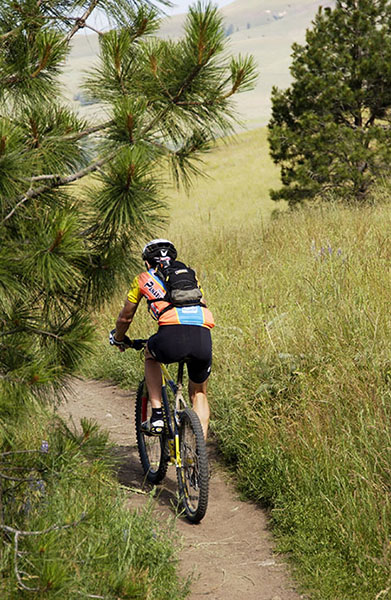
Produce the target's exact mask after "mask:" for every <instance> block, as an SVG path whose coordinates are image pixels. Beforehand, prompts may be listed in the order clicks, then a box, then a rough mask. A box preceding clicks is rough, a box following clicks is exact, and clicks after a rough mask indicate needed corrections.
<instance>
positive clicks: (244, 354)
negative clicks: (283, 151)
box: [94, 132, 391, 600]
mask: <svg viewBox="0 0 391 600" xmlns="http://www.w3.org/2000/svg"><path fill="white" fill-rule="evenodd" d="M264 139H265V134H264V132H254V133H252V134H247V135H246V136H244V137H239V139H238V143H237V144H236V145H233V146H231V145H228V146H221V147H220V148H219V150H218V152H217V153H214V154H212V155H211V156H210V159H209V162H208V166H209V167H210V172H211V173H212V174H213V179H212V180H210V181H209V182H201V183H198V184H197V186H196V188H195V189H193V190H192V192H191V194H190V195H189V196H188V197H187V196H185V195H181V194H179V195H177V196H175V197H174V196H173V197H172V219H171V223H170V225H169V228H168V229H167V230H166V231H165V232H164V233H165V234H166V235H168V236H170V237H171V238H172V239H173V240H174V241H175V242H176V243H178V246H179V248H180V250H181V254H182V255H184V256H185V258H186V260H189V261H191V264H192V265H193V266H194V267H195V268H196V269H197V270H198V272H199V275H200V278H201V280H202V284H203V286H204V288H205V291H206V296H207V300H208V303H209V305H210V307H211V308H212V310H213V312H214V314H215V317H216V323H217V324H216V327H215V329H214V331H213V342H214V366H213V373H212V377H211V381H210V388H209V390H210V394H209V397H210V402H211V407H212V430H213V431H214V433H215V435H216V436H217V438H218V440H219V444H220V448H221V450H222V452H223V454H224V455H225V458H226V460H227V461H228V463H230V464H231V465H232V467H233V468H234V469H235V471H236V474H237V478H238V485H239V488H240V489H241V490H242V492H243V494H245V495H246V496H247V497H249V498H252V499H253V500H256V501H258V502H260V503H261V504H263V505H267V506H269V507H270V510H271V518H272V522H273V531H274V534H275V537H276V542H277V545H278V548H279V549H280V550H281V551H282V552H285V553H287V554H288V556H290V557H291V559H292V564H293V566H294V568H295V571H296V577H297V581H298V582H300V584H302V585H303V586H304V588H305V589H306V590H307V591H309V593H310V594H311V598H313V599H314V600H357V599H358V598H359V599H360V600H374V599H375V598H378V599H384V598H390V597H391V587H390V586H391V568H390V553H391V545H390V542H389V540H390V539H391V500H390V494H389V490H390V488H391V468H390V464H391V427H390V421H391V391H390V390H391V388H390V381H391V359H390V356H391V320H390V316H389V315H390V310H389V298H390V297H391V279H390V268H389V265H390V259H391V250H390V248H391V233H390V232H391V213H390V211H389V207H388V205H387V204H382V202H381V201H380V199H379V201H378V204H376V203H375V205H374V206H372V207H368V208H362V209H351V208H346V207H345V208H344V207H338V206H328V207H327V206H326V207H323V208H322V207H318V208H314V209H312V210H302V211H297V212H295V213H284V212H281V213H279V214H277V216H276V218H274V219H271V220H270V214H271V210H272V206H271V204H270V201H268V199H267V189H268V188H269V187H272V186H274V185H278V173H277V171H276V169H275V167H273V165H270V163H268V159H267V158H266V157H265V151H266V149H265V145H264ZM262 140H263V143H262ZM254 148H258V150H259V152H258V153H256V152H255V151H254ZM247 150H248V152H247ZM253 161H255V163H254V162H253ZM260 165H262V167H263V168H264V172H263V176H262V174H261V170H260V169H261V168H262V167H260ZM248 185H249V186H250V188H251V186H254V188H253V189H252V191H251V192H250V193H248V187H247V186H248ZM243 190H246V191H243ZM209 206H210V210H208V207H209ZM268 215H269V216H268ZM124 293H125V290H124ZM123 295H124V294H123ZM119 306H120V302H119V301H118V302H117V303H116V304H115V305H113V306H111V307H110V310H109V311H108V313H109V314H107V315H106V319H107V320H106V322H105V326H106V323H107V325H108V324H109V323H110V322H111V323H113V322H114V315H115V313H116V312H117V309H119ZM111 315H113V317H112V316H111ZM150 327H151V326H150V325H148V321H147V315H146V314H145V312H144V313H143V312H141V316H140V317H139V318H138V319H137V321H136V325H135V327H134V328H133V331H132V335H133V334H134V335H145V334H147V332H148V331H151V328H150ZM102 331H103V330H102ZM109 353H110V349H109V348H108V349H107V350H105V351H104V352H102V357H103V358H101V359H97V361H96V363H95V365H94V369H95V373H96V374H99V375H101V376H102V375H104V374H105V372H106V373H107V371H105V364H107V363H108V362H109V361H108V358H107V357H108V356H109ZM128 355H129V356H128ZM128 355H126V358H125V360H126V361H128V362H127V363H126V364H127V365H128V366H127V367H126V371H127V372H128V374H129V376H128V379H127V385H130V382H131V381H133V378H134V379H136V378H137V377H138V376H139V374H140V372H141V365H140V364H139V361H136V360H135V357H134V353H128ZM123 360H124V357H122V356H118V355H117V354H115V355H113V353H111V359H110V361H111V363H110V364H111V366H110V373H111V374H113V372H114V371H115V370H116V369H117V375H118V376H119V378H121V367H120V366H119V365H121V364H122V365H123V364H124V363H123V362H122V361H123ZM115 365H117V366H115ZM117 375H116V378H117Z"/></svg>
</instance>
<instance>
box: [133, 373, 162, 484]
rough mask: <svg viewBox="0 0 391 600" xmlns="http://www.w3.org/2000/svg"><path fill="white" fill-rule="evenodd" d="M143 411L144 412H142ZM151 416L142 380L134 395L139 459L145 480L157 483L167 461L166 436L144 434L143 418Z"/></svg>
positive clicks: (160, 479)
mask: <svg viewBox="0 0 391 600" xmlns="http://www.w3.org/2000/svg"><path fill="white" fill-rule="evenodd" d="M143 413H144V414H143ZM150 416H151V403H150V402H149V398H148V392H147V391H146V387H145V384H144V381H141V382H140V384H139V386H138V390H137V396H136V437H137V448H138V453H139V456H140V461H141V464H142V467H143V470H144V473H145V476H146V478H147V480H148V481H149V482H150V483H153V484H158V483H160V482H161V481H162V479H164V477H165V475H166V473H167V468H168V461H167V456H166V446H167V436H166V434H165V433H162V434H161V435H159V436H156V435H154V436H150V435H146V434H144V433H143V432H142V430H141V423H142V421H143V420H144V418H145V417H146V418H148V419H149V418H150Z"/></svg>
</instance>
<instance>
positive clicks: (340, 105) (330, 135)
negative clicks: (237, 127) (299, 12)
mask: <svg viewBox="0 0 391 600" xmlns="http://www.w3.org/2000/svg"><path fill="white" fill-rule="evenodd" d="M292 56H293V60H292V66H291V74H292V77H293V83H292V85H291V86H290V87H289V88H288V89H286V90H284V91H283V90H279V89H277V88H274V89H273V92H272V118H271V121H270V123H269V142H270V147H271V155H272V157H273V159H274V161H275V162H276V163H277V164H279V165H280V166H281V176H282V183H283V187H282V189H280V190H278V191H273V192H272V197H273V199H275V200H280V199H285V200H287V201H288V203H289V205H291V206H293V205H295V204H297V203H300V202H302V201H304V200H305V199H320V200H323V201H325V200H330V199H336V198H337V199H342V200H345V201H349V202H354V203H358V204H360V203H363V202H366V201H368V198H369V193H370V190H371V187H372V186H373V184H375V183H376V182H379V181H381V180H383V179H385V180H386V179H388V178H389V176H390V164H391V162H390V159H391V143H390V142H391V129H390V108H391V2H390V1H389V0H337V2H336V6H335V8H334V9H333V10H331V9H330V8H325V9H322V8H320V9H319V12H318V13H317V16H316V18H315V20H314V22H313V27H312V29H310V30H308V31H307V34H306V43H305V44H304V45H298V44H294V45H293V54H292Z"/></svg>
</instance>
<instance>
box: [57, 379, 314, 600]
mask: <svg viewBox="0 0 391 600" xmlns="http://www.w3.org/2000/svg"><path fill="white" fill-rule="evenodd" d="M134 400H135V398H134V394H132V393H131V392H127V391H124V390H121V389H119V388H117V387H116V386H114V385H111V384H110V383H107V382H101V381H99V382H98V381H88V380H74V381H73V383H72V393H70V394H68V402H67V403H66V404H64V405H63V406H62V407H61V413H62V414H63V415H64V416H67V417H69V418H72V419H73V421H74V422H75V424H78V423H79V420H80V418H81V417H88V418H90V419H94V420H96V421H97V422H98V423H99V424H100V425H101V426H103V427H104V428H106V429H108V431H109V432H110V437H111V439H112V441H113V442H115V443H116V444H117V445H118V453H119V455H120V456H121V457H123V463H122V466H121V468H120V471H119V479H120V481H121V483H122V484H123V485H125V486H129V487H130V488H140V486H141V485H142V481H143V474H142V471H141V467H140V462H139V459H138V453H137V447H136V440H135V434H134ZM209 451H210V455H211V456H212V463H211V465H212V476H211V480H210V495H209V506H208V511H207V514H206V516H205V518H204V520H203V521H202V522H201V523H200V524H199V525H191V524H189V523H188V522H187V521H186V520H184V519H177V528H178V530H179V532H180V533H181V535H182V536H183V546H184V547H183V550H182V552H181V571H182V573H183V575H184V576H187V575H189V574H190V573H194V575H195V580H194V582H193V585H192V592H191V595H190V600H197V599H199V598H208V599H210V600H299V599H300V598H301V599H303V598H304V596H300V594H299V593H298V592H297V591H295V588H294V584H293V583H292V581H291V580H290V578H289V573H288V572H287V568H286V565H284V563H283V562H282V561H281V560H280V559H279V558H278V557H276V556H275V555H274V554H273V543H272V539H271V534H270V532H269V529H268V519H267V517H266V515H265V513H264V512H263V511H262V510H261V509H260V508H258V507H257V506H256V505H254V504H252V503H250V502H242V501H241V500H240V499H239V497H238V494H237V493H236V491H235V489H234V486H233V484H232V483H231V482H230V481H229V477H228V475H227V473H226V472H225V471H224V469H223V468H222V467H221V465H220V464H219V462H218V459H217V457H216V453H215V452H214V449H213V446H210V448H209ZM146 489H148V488H146ZM175 490H176V476H175V468H174V467H171V468H170V469H169V471H168V475H167V477H166V479H165V480H164V486H163V488H162V491H161V493H160V494H159V495H158V497H157V499H156V513H157V515H158V516H161V517H162V518H164V519H167V517H168V516H170V515H172V514H173V504H174V503H175ZM146 497H148V496H143V495H142V494H137V493H133V492H132V491H130V492H129V506H130V507H132V508H135V507H137V506H140V505H142V503H143V502H145V501H146Z"/></svg>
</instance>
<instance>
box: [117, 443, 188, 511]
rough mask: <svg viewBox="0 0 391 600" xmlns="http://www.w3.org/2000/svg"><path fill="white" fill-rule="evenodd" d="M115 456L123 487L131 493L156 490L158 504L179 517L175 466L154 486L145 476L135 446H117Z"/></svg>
mask: <svg viewBox="0 0 391 600" xmlns="http://www.w3.org/2000/svg"><path fill="white" fill-rule="evenodd" d="M114 454H115V457H116V462H117V467H116V469H117V477H118V481H119V483H120V484H121V485H123V486H125V487H127V488H129V491H134V492H136V493H137V492H139V493H143V492H145V494H149V493H150V492H152V491H153V490H155V493H154V498H155V500H156V502H157V503H158V504H159V505H160V506H162V507H165V508H168V509H170V511H171V512H172V513H173V514H174V515H175V514H176V515H177V514H178V513H177V509H178V502H179V500H178V493H177V480H176V471H175V467H174V466H169V467H168V471H167V475H166V476H165V478H164V479H163V481H162V483H161V484H160V485H156V486H154V485H152V484H151V483H149V482H148V481H147V480H146V478H145V475H144V472H143V469H142V467H141V463H140V459H139V455H138V451H137V448H136V447H134V446H116V447H115V450H114Z"/></svg>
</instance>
